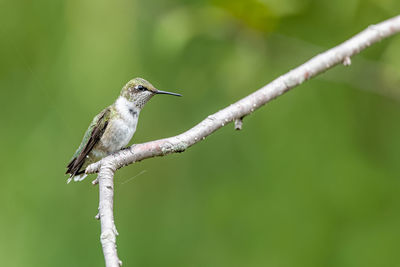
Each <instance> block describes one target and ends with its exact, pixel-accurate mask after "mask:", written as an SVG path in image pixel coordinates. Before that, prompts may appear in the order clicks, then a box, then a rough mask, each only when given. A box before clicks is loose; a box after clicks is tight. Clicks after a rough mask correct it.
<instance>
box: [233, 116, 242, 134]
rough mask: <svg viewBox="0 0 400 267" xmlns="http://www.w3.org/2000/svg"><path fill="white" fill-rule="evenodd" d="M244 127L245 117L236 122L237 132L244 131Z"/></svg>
mask: <svg viewBox="0 0 400 267" xmlns="http://www.w3.org/2000/svg"><path fill="white" fill-rule="evenodd" d="M242 125H243V117H242V118H239V119H236V120H235V130H237V131H240V130H242Z"/></svg>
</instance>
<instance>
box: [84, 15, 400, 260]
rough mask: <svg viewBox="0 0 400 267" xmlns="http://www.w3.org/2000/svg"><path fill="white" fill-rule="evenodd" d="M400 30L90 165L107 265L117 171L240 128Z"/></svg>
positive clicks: (398, 20) (365, 34)
mask: <svg viewBox="0 0 400 267" xmlns="http://www.w3.org/2000/svg"><path fill="white" fill-rule="evenodd" d="M399 32H400V16H396V17H394V18H391V19H388V20H386V21H384V22H381V23H379V24H376V25H371V26H369V27H368V28H367V29H365V30H364V31H362V32H360V33H359V34H357V35H355V36H354V37H352V38H351V39H349V40H347V41H345V42H344V43H342V44H340V45H338V46H336V47H334V48H332V49H330V50H328V51H326V52H324V53H322V54H319V55H317V56H315V57H313V58H312V59H310V60H309V61H307V62H306V63H304V64H302V65H301V66H299V67H297V68H295V69H293V70H291V71H289V72H288V73H286V74H285V75H282V76H280V77H279V78H277V79H275V80H274V81H272V82H271V83H269V84H267V85H266V86H264V87H262V88H261V89H259V90H257V91H255V92H254V93H252V94H250V95H248V96H247V97H245V98H243V99H241V100H239V101H237V102H236V103H234V104H231V105H230V106H228V107H226V108H224V109H222V110H220V111H218V112H217V113H214V114H213V115H210V116H208V117H207V118H206V119H204V120H203V121H202V122H200V123H199V124H197V125H196V126H194V127H193V128H191V129H189V130H188V131H186V132H184V133H182V134H179V135H176V136H173V137H169V138H165V139H160V140H156V141H151V142H147V143H143V144H137V145H132V146H131V147H129V148H127V149H124V150H121V151H119V152H117V153H114V154H112V155H109V156H107V157H105V158H103V159H102V160H100V161H98V162H96V163H93V164H91V165H90V166H88V167H87V168H86V173H88V174H89V173H96V172H99V174H98V181H99V187H100V188H99V190H100V204H99V210H100V211H99V212H100V219H101V242H102V246H103V252H104V257H105V260H106V266H107V267H114V266H115V267H117V266H119V265H120V264H121V262H120V261H119V259H118V256H117V250H116V243H115V240H116V235H117V232H116V229H115V225H114V218H113V176H114V172H115V170H117V169H119V168H122V167H123V166H126V165H129V164H132V163H134V162H136V161H140V160H143V159H147V158H152V157H157V156H164V155H167V154H171V153H176V152H183V151H185V150H186V149H187V148H188V147H190V146H192V145H194V144H196V143H198V142H200V141H201V140H204V139H205V138H206V137H207V136H209V135H210V134H212V133H213V132H215V131H216V130H218V129H220V128H221V127H223V126H225V125H227V124H228V123H230V122H232V121H236V122H237V123H236V124H237V128H238V129H239V128H241V122H242V119H243V117H245V116H247V115H250V114H251V113H252V112H253V111H254V110H256V109H258V108H260V107H261V106H263V105H265V104H266V103H268V102H269V101H271V100H273V99H274V98H276V97H278V96H280V95H282V94H283V93H285V92H287V91H289V90H290V89H292V88H294V87H296V86H298V85H300V84H302V83H303V82H304V81H306V80H308V79H310V78H312V77H315V76H316V75H318V74H320V73H322V72H324V71H326V70H328V69H330V68H332V67H333V66H335V65H338V64H344V65H345V66H348V65H350V64H351V60H350V58H351V57H352V56H353V55H355V54H358V53H359V52H360V51H362V50H364V49H365V48H367V47H368V46H370V45H371V44H374V43H377V42H379V41H380V40H382V39H384V38H387V37H389V36H392V35H394V34H396V33H399ZM239 126H240V127H239Z"/></svg>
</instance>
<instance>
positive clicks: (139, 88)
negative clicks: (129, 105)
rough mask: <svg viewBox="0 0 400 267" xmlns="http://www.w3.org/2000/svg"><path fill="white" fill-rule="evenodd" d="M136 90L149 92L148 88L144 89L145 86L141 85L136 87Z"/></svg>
mask: <svg viewBox="0 0 400 267" xmlns="http://www.w3.org/2000/svg"><path fill="white" fill-rule="evenodd" d="M135 89H136V90H139V91H145V90H147V88H146V87H144V86H143V85H141V84H139V85H136V87H135Z"/></svg>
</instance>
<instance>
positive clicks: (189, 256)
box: [0, 0, 400, 267]
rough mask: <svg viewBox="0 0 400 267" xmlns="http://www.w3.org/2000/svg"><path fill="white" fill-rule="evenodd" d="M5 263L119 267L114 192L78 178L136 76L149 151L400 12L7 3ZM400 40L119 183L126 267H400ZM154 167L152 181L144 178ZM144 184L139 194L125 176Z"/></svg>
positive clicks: (389, 4) (312, 4) (140, 136)
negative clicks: (114, 257)
mask: <svg viewBox="0 0 400 267" xmlns="http://www.w3.org/2000/svg"><path fill="white" fill-rule="evenodd" d="M0 7H1V8H0V10H1V16H0V25H1V27H0V34H1V41H0V58H1V61H0V87H1V91H0V92H1V93H0V94H1V95H0V103H1V105H2V112H1V115H0V116H1V122H2V129H3V131H2V135H1V136H2V137H3V138H1V139H0V145H1V147H2V148H3V149H2V151H3V153H1V156H0V157H1V162H2V168H1V170H2V185H1V187H0V201H1V202H0V203H2V206H1V208H2V220H0V232H1V236H2V238H1V240H2V241H1V242H0V257H1V262H2V264H1V265H2V266H9V267H13V266H60V267H62V266H65V267H67V266H68V267H70V266H102V265H103V264H104V263H103V256H102V253H101V249H100V243H99V227H100V226H99V223H98V222H97V221H95V220H94V215H95V214H96V212H97V204H98V203H97V200H98V196H97V194H98V192H97V188H96V187H93V186H91V185H90V179H93V178H94V176H92V177H89V178H87V180H85V181H84V182H82V183H79V184H70V185H68V186H67V185H66V184H65V181H66V178H67V177H66V176H64V175H63V174H64V172H65V166H66V164H67V163H68V161H69V160H70V158H71V156H72V155H73V153H74V151H75V149H76V148H77V147H78V145H79V143H80V141H81V138H82V136H83V134H84V131H85V129H87V126H88V124H89V123H90V121H91V119H92V118H93V116H94V115H95V114H97V113H98V112H100V111H101V110H102V109H103V108H104V107H106V106H107V105H109V104H111V103H112V102H113V101H114V99H115V98H116V97H117V96H118V94H119V92H120V90H121V87H122V86H123V85H124V84H125V83H126V82H127V81H128V80H130V79H131V78H133V77H137V76H139V77H144V78H146V79H148V80H149V81H151V82H152V83H153V84H154V85H155V86H156V87H158V88H159V89H161V90H167V91H173V92H177V93H182V94H183V95H184V97H183V98H180V99H179V101H177V100H176V99H172V98H169V97H161V96H160V97H157V98H154V99H152V100H151V102H150V103H149V104H148V105H147V106H146V107H145V109H144V111H143V112H142V114H141V118H140V121H139V125H138V131H137V133H136V135H135V137H134V142H137V143H141V142H145V141H149V140H153V139H158V138H163V137H168V136H172V135H175V134H178V133H181V132H182V131H184V130H186V129H188V128H190V127H191V126H193V125H195V124H196V123H197V122H199V121H201V120H202V119H203V118H205V117H206V116H207V115H209V114H211V113H214V112H215V111H217V110H218V109H220V108H222V107H224V106H227V105H229V104H230V103H232V102H234V101H236V100H238V99H240V98H241V97H243V96H246V95H247V94H249V93H251V92H252V91H254V90H255V89H257V88H259V87H261V86H263V85H264V84H266V83H268V82H269V81H271V80H272V79H274V78H276V77H277V76H279V75H281V74H283V73H285V72H287V71H288V70H289V69H291V68H293V67H295V66H297V65H298V64H300V63H303V62H304V61H305V60H307V59H309V58H310V57H311V56H313V55H316V54H317V53H320V52H322V51H324V50H326V49H328V48H331V47H332V46H334V45H336V44H338V43H340V42H342V41H344V40H345V39H347V38H349V37H351V36H352V35H353V34H355V33H357V32H359V31H361V30H362V29H364V28H365V27H366V26H368V25H369V24H372V23H377V22H380V21H382V20H384V19H387V18H389V17H391V16H394V15H396V12H397V11H398V10H399V9H400V2H399V1H396V0H385V1H382V0H369V1H357V0H347V1H326V0H323V1H320V0H307V1H301V0H279V1H278V0H251V1H245V0H242V1H239V0H235V1H229V0H213V1H188V0H186V1H185V0H171V1H145V0H136V1H127V0H117V1H89V0H84V1H76V0H72V1H60V0H55V1H50V0H37V1H23V0H16V1H1V2H0ZM399 42H400V36H396V37H394V38H391V39H390V40H385V41H383V42H381V43H379V44H377V45H374V46H372V47H371V48H369V49H368V50H366V51H365V52H362V54H361V55H358V56H356V57H354V58H353V60H352V61H353V64H352V65H351V67H348V68H346V67H343V66H339V67H337V68H336V69H334V70H332V71H329V72H327V73H325V74H323V75H321V76H319V77H318V78H317V79H314V80H311V81H309V82H307V83H304V84H303V85H302V86H300V87H299V88H296V89H295V90H293V91H292V92H290V93H288V94H286V95H284V96H282V97H280V98H279V99H277V100H275V101H274V102H272V103H270V104H268V105H267V106H266V107H264V108H262V109H261V110H259V111H257V112H256V113H255V114H252V115H251V116H249V117H246V118H245V120H244V125H243V130H242V131H241V132H235V131H234V130H233V126H228V127H225V128H223V129H222V130H220V131H218V132H216V133H215V134H213V135H212V136H210V137H209V138H207V139H206V140H205V141H203V142H202V143H200V144H198V145H195V146H194V147H192V148H190V149H188V150H187V151H186V152H185V153H182V154H177V155H170V156H168V157H165V158H156V159H151V160H146V161H143V162H140V163H137V164H134V165H131V166H129V167H126V168H124V169H122V170H120V171H119V172H118V173H117V175H116V200H115V205H116V208H115V211H116V214H115V215H116V223H117V227H118V230H119V232H120V234H121V236H120V237H119V238H118V248H119V254H120V257H121V259H122V260H123V261H124V265H125V266H218V267H222V266H254V267H258V266H280V267H291V266H296V267H300V266H305V267H312V266H340V267H346V266H352V267H354V266H362V267H368V266H380V267H384V266H388V267H389V266H390V267H392V266H397V265H399V262H400V254H399V253H398V239H399V236H400V230H399V227H398V225H399V224H400V213H399V209H400V198H399V195H400V189H399V186H400V180H399V177H400V176H399V173H400V164H399V159H400V152H399V151H400V139H399V136H400V124H399V117H400V105H399V102H398V100H399V96H400V80H399V77H400V71H399V66H400V49H399ZM143 170H146V172H144V173H143V174H141V175H139V176H137V177H135V178H134V179H131V178H132V177H134V176H135V175H137V174H139V173H141V172H142V171H143ZM126 181H128V182H126Z"/></svg>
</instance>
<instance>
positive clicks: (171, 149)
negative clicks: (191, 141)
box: [160, 141, 188, 155]
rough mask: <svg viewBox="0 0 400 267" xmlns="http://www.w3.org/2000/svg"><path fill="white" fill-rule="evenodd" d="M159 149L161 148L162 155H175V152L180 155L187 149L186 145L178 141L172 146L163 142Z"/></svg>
mask: <svg viewBox="0 0 400 267" xmlns="http://www.w3.org/2000/svg"><path fill="white" fill-rule="evenodd" d="M160 148H161V152H162V154H163V155H167V154H170V153H175V152H177V153H181V152H183V151H185V150H186V149H187V148H188V144H187V143H185V142H183V141H180V142H178V143H176V144H172V143H170V142H165V143H163V144H161V145H160Z"/></svg>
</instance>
